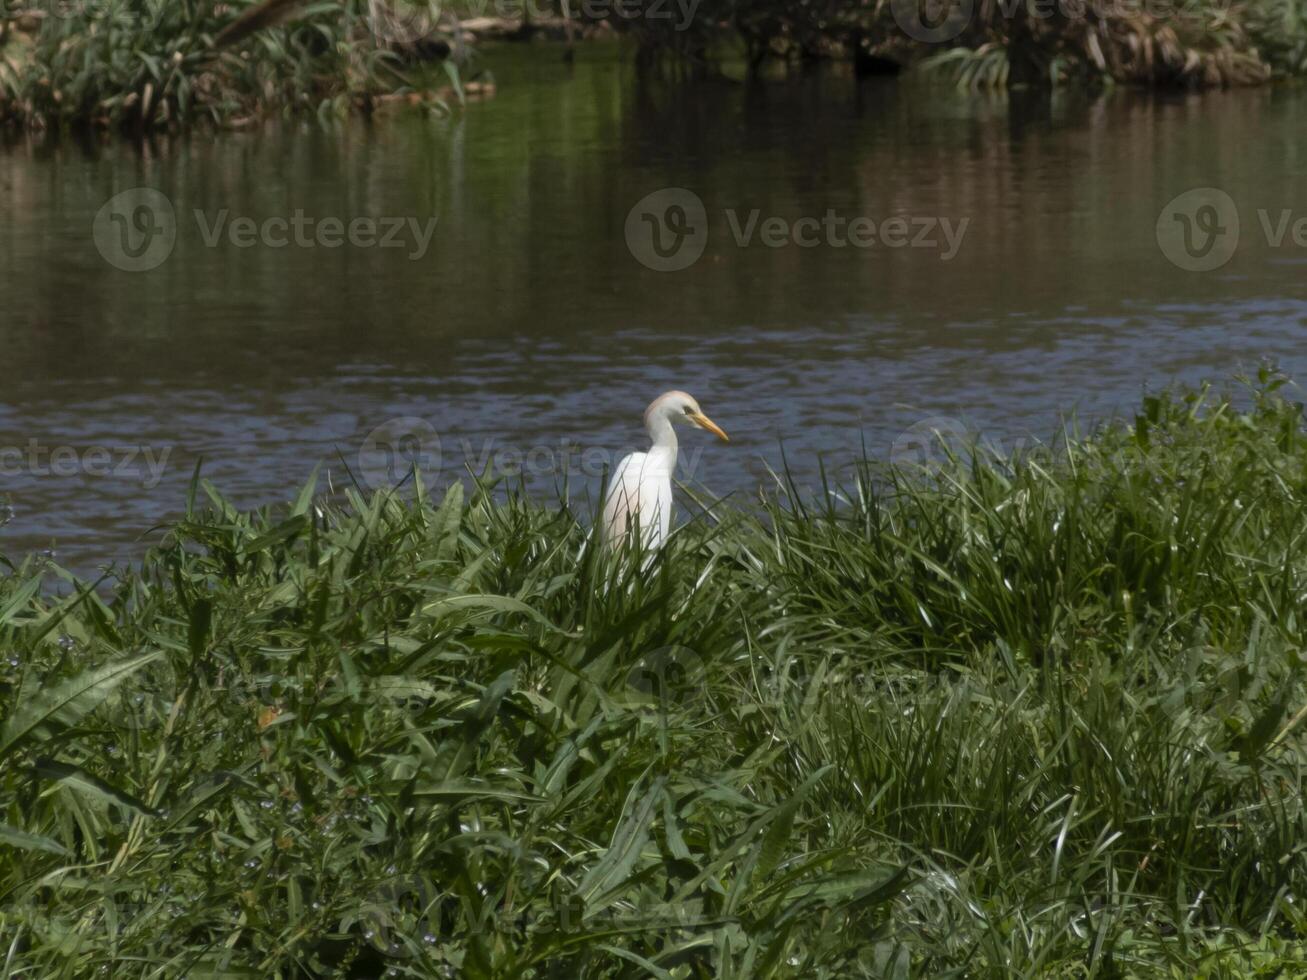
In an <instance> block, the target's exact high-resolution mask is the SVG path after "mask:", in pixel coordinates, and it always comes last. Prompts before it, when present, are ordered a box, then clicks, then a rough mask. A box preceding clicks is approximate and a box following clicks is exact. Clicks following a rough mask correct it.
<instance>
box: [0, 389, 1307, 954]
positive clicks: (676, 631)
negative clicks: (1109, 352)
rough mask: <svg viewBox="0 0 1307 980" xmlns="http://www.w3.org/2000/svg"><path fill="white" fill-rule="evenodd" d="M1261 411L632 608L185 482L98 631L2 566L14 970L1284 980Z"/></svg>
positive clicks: (617, 565)
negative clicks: (242, 507)
mask: <svg viewBox="0 0 1307 980" xmlns="http://www.w3.org/2000/svg"><path fill="white" fill-rule="evenodd" d="M1276 385H1277V382H1275V381H1272V380H1270V379H1263V383H1262V384H1261V386H1260V387H1259V388H1258V389H1257V391H1256V394H1255V396H1254V399H1253V401H1252V403H1251V404H1245V405H1244V407H1243V408H1242V409H1239V408H1236V407H1235V406H1234V405H1232V404H1230V403H1228V402H1226V401H1223V400H1222V399H1218V398H1216V397H1213V396H1205V397H1204V396H1198V395H1190V396H1177V397H1175V398H1159V399H1150V400H1148V401H1147V402H1146V403H1145V404H1144V405H1143V407H1142V408H1141V410H1140V412H1139V414H1138V417H1137V418H1136V419H1135V420H1133V422H1132V423H1131V424H1123V425H1120V426H1117V427H1113V428H1109V429H1105V430H1103V431H1100V432H1097V433H1095V434H1093V435H1092V436H1090V437H1087V438H1084V439H1076V440H1070V441H1068V442H1067V444H1066V445H1064V446H1062V447H1060V448H1059V449H1058V450H1057V451H1056V452H1047V453H1038V452H1037V453H1031V454H1027V455H1026V456H1025V457H1024V458H1022V459H1019V460H984V459H982V460H979V461H974V462H971V463H965V462H960V461H959V462H953V463H950V462H947V461H945V462H944V464H943V466H942V468H941V469H939V470H938V471H933V472H930V473H921V472H916V471H911V470H899V471H894V470H889V469H883V468H881V467H880V466H879V465H876V464H868V466H867V467H865V468H864V470H863V471H862V473H861V475H860V477H859V478H858V479H857V480H854V481H851V484H852V485H851V486H850V487H849V489H848V492H847V493H840V494H835V493H832V494H831V495H830V496H828V497H823V498H820V499H817V500H815V501H814V500H813V499H812V498H810V497H809V498H802V497H800V496H799V495H794V496H792V497H789V498H785V497H782V498H781V499H777V500H773V501H771V502H770V503H768V504H767V505H766V506H765V507H763V508H761V509H753V508H746V507H743V506H741V507H739V508H737V509H734V510H730V509H723V510H720V511H717V512H715V518H716V519H715V520H709V519H706V518H704V517H700V518H698V519H697V520H695V521H693V522H692V523H691V524H689V525H688V526H687V527H685V528H684V529H683V530H682V531H681V532H679V533H678V534H677V535H676V536H674V538H673V541H672V543H671V545H670V546H669V547H668V548H667V550H665V551H664V552H663V553H662V554H661V555H660V556H659V558H658V559H657V561H656V562H655V563H654V565H653V566H652V568H651V569H650V570H649V571H648V572H646V573H643V574H640V573H637V572H635V571H633V570H631V569H630V568H629V567H627V566H626V565H624V564H623V563H622V562H613V561H610V560H608V559H607V558H606V556H605V555H603V554H602V553H600V552H598V551H596V550H595V549H594V548H593V547H592V545H591V542H590V540H589V538H588V536H587V532H586V528H585V524H586V515H580V514H576V513H572V512H570V511H569V510H567V509H566V508H562V507H558V506H552V507H551V506H544V505H541V504H539V503H532V502H529V501H526V500H522V499H516V498H514V499H508V500H507V501H505V500H504V499H503V496H502V494H496V493H491V492H484V491H473V492H470V493H468V494H466V495H465V494H464V493H463V492H462V490H461V489H460V488H458V487H455V488H454V489H453V490H451V491H450V492H448V493H445V494H443V495H441V496H440V497H439V499H435V498H431V497H428V495H427V494H426V493H425V492H423V493H421V494H420V496H419V499H418V500H417V501H416V502H412V503H405V502H401V501H400V500H397V499H395V498H394V497H385V496H378V497H376V498H373V499H370V500H363V499H357V500H355V501H354V504H353V507H352V508H350V509H348V510H346V511H335V510H331V511H324V510H323V508H322V506H321V503H320V501H316V500H315V498H314V496H313V494H312V492H311V491H305V492H304V493H303V494H301V495H300V496H299V498H298V499H297V501H296V502H295V503H294V504H293V505H290V506H289V507H287V508H286V509H284V510H282V511H280V512H277V513H273V512H263V513H257V514H242V513H238V512H236V511H235V510H234V509H232V508H231V507H230V506H229V505H227V504H226V503H224V502H223V500H222V499H221V497H219V496H218V495H217V494H216V492H212V491H209V490H207V488H204V487H197V490H196V494H195V496H196V499H195V500H194V501H193V502H192V505H191V508H190V513H189V516H188V517H187V518H186V519H185V520H184V521H183V522H181V523H180V524H179V525H178V526H177V527H176V528H175V529H173V530H172V531H171V532H170V534H169V537H168V539H167V541H166V542H165V544H163V545H162V546H161V547H159V548H157V549H156V550H154V551H153V552H151V554H150V555H149V556H148V558H147V559H146V560H145V562H144V564H143V567H142V568H141V569H140V571H139V574H135V573H134V574H132V575H129V576H127V577H125V578H124V579H123V580H122V581H121V582H119V583H118V584H117V585H116V586H115V587H114V588H113V589H112V595H111V596H109V595H101V594H97V593H96V592H94V591H91V590H89V589H86V588H84V587H81V586H74V585H73V584H72V583H71V582H67V581H64V582H63V583H62V585H63V591H64V594H63V595H62V596H61V595H60V589H59V588H56V586H58V585H60V584H61V583H60V579H61V578H62V576H61V575H60V574H59V573H58V572H57V571H55V570H51V569H48V568H47V569H42V567H41V566H39V564H37V563H35V561H33V562H29V563H27V564H24V565H22V566H21V567H18V568H16V569H13V570H12V574H10V575H8V576H7V577H6V578H5V579H4V580H3V582H0V640H2V642H3V651H4V656H3V658H0V704H3V711H4V720H3V724H2V725H0V854H3V860H2V861H0V936H3V937H4V938H5V942H4V946H3V948H0V964H3V968H2V969H0V976H6V977H18V976H24V977H27V976H42V977H54V976H68V977H83V976H99V975H105V976H140V977H146V976H181V975H188V976H204V975H209V974H220V975H223V976H251V977H255V976H258V977H268V976H281V977H312V976H353V977H377V976H413V977H429V976H446V975H447V976H455V975H457V976H468V977H509V976H524V977H529V976H536V977H569V978H570V977H578V976H581V977H600V976H613V977H617V976H622V977H637V976H663V977H665V976H675V977H682V976H695V977H738V978H746V977H747V978H753V977H768V976H775V977H788V976H797V975H806V976H812V977H841V978H842V977H860V976H866V977H872V976H876V977H880V976H891V977H903V976H916V975H920V976H950V975H953V976H969V977H980V976H985V977H988V976H993V977H999V976H1003V977H1008V976H1067V977H1080V976H1101V977H1107V976H1139V977H1158V976H1174V977H1193V976H1210V977H1218V976H1221V977H1225V976H1271V975H1277V974H1276V973H1275V971H1276V970H1277V969H1279V968H1283V969H1288V968H1289V967H1290V965H1291V964H1296V963H1299V962H1300V961H1301V957H1302V956H1303V955H1304V954H1307V948H1305V947H1307V918H1304V915H1303V911H1302V902H1303V895H1304V891H1305V890H1307V858H1305V857H1304V841H1307V827H1305V826H1304V823H1305V820H1304V804H1303V799H1302V788H1303V777H1304V770H1303V766H1304V763H1307V744H1305V743H1304V738H1305V737H1307V726H1303V725H1300V724H1299V722H1300V721H1301V719H1302V717H1303V714H1302V712H1303V709H1304V706H1307V685H1305V684H1304V661H1303V657H1302V649H1303V635H1302V632H1303V616H1302V606H1303V596H1304V594H1307V549H1304V547H1303V537H1304V534H1307V443H1305V442H1304V437H1305V436H1307V432H1305V431H1304V427H1303V420H1302V416H1301V412H1300V409H1299V407H1298V406H1297V405H1296V404H1294V403H1292V402H1291V401H1289V400H1286V399H1284V398H1282V397H1281V396H1282V394H1283V389H1282V390H1281V391H1276V390H1275V389H1276ZM68 589H73V590H74V591H73V592H71V593H69V592H68V591H67V590H68ZM101 591H102V592H103V591H104V590H103V589H102V590H101ZM97 971H98V972H97ZM1279 975H1283V974H1279Z"/></svg>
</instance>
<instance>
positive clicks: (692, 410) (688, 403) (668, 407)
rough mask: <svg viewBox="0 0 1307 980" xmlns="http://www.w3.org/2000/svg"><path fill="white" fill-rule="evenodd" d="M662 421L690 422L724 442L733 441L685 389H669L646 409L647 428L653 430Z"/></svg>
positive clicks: (673, 422)
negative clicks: (704, 412)
mask: <svg viewBox="0 0 1307 980" xmlns="http://www.w3.org/2000/svg"><path fill="white" fill-rule="evenodd" d="M661 421H666V422H670V423H671V424H673V425H676V424H678V423H680V422H689V423H690V424H691V425H697V426H698V427H699V428H701V429H707V430H708V431H709V432H711V433H712V434H713V435H715V436H716V437H717V438H718V439H720V440H721V441H722V442H730V441H731V440H730V439H729V438H728V437H727V435H726V433H725V432H723V431H722V429H721V427H720V426H719V425H718V424H717V423H716V422H714V421H713V420H712V419H710V418H709V417H708V416H706V415H704V414H703V409H702V408H700V407H699V403H698V402H697V401H695V400H694V398H693V396H691V395H687V394H686V393H685V392H683V391H669V392H667V394H665V395H659V396H658V397H657V398H655V399H654V400H653V401H652V402H651V403H650V405H649V407H648V408H647V409H645V412H644V426H645V428H646V429H648V430H649V431H650V432H652V431H653V430H654V428H655V427H656V424H657V423H658V422H661Z"/></svg>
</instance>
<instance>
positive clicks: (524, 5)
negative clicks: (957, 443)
mask: <svg viewBox="0 0 1307 980" xmlns="http://www.w3.org/2000/svg"><path fill="white" fill-rule="evenodd" d="M487 10H492V11H497V12H502V13H504V14H506V16H497V17H486V16H482V15H484V14H485V13H486V12H487ZM469 26H470V27H474V28H476V29H477V31H482V30H484V31H486V32H487V33H489V34H491V35H494V36H499V37H512V38H518V39H529V38H532V37H538V36H540V35H542V34H544V35H545V36H551V37H554V38H557V39H560V40H566V41H567V42H569V44H570V42H572V41H573V40H575V39H576V38H578V37H584V36H586V35H588V34H591V33H593V32H595V31H596V30H600V29H603V30H605V31H607V32H609V33H617V34H621V35H624V36H626V37H629V38H631V39H633V41H634V44H635V48H634V50H635V52H636V59H637V60H638V61H639V62H640V63H641V64H642V65H645V66H649V65H652V64H654V63H656V62H657V61H659V60H660V59H662V58H663V57H664V56H671V57H673V58H675V59H677V60H678V61H679V62H680V63H682V64H688V65H690V66H692V67H694V68H695V69H697V70H700V71H704V72H712V71H714V70H717V69H719V68H720V66H721V64H722V62H723V60H731V59H735V60H743V61H744V62H745V63H746V64H748V65H749V66H750V67H751V68H752V69H754V70H756V69H758V68H760V67H762V66H763V65H765V64H766V63H768V62H772V63H780V64H784V65H799V64H803V63H807V62H811V61H814V60H820V59H830V58H838V59H845V60H849V61H851V62H852V63H853V64H854V65H855V66H856V67H857V68H858V70H859V71H866V72H895V71H898V70H900V69H902V68H905V67H913V66H917V65H924V66H925V67H926V69H927V70H935V71H943V72H946V73H948V74H949V75H951V76H952V77H954V78H955V79H956V80H957V81H958V83H959V84H960V85H962V86H964V87H970V88H1003V87H1006V86H1010V85H1023V86H1050V85H1059V84H1069V83H1074V84H1082V85H1091V86H1093V85H1112V84H1129V85H1140V86H1148V87H1182V88H1205V87H1216V86H1231V85H1247V84H1260V83H1264V82H1268V81H1271V80H1273V79H1275V78H1279V77H1287V76H1293V75H1298V74H1301V73H1302V71H1303V70H1304V68H1307V6H1304V3H1303V0H1262V2H1257V3H1251V4H1239V5H1233V6H1232V5H1230V4H1228V3H1224V2H1223V0H1156V2H1151V3H1149V2H1144V0H1059V2H1051V0H1050V2H1041V3H1023V2H1020V0H1011V2H1002V0H999V2H994V3H988V2H987V3H983V4H976V3H972V2H970V0H959V2H956V3H944V2H941V3H931V2H924V0H923V2H920V3H919V2H918V0H881V2H878V3H875V4H865V3H859V2H853V0H825V2H819V3H811V4H795V3H791V2H789V0H749V2H746V3H738V2H735V0H732V2H730V3H726V2H725V0H623V2H621V3H616V2H609V0H505V2H502V3H496V4H490V3H488V2H486V3H480V2H476V0H468V2H466V3H463V4H454V5H442V4H439V3H436V2H435V0H322V2H316V3H314V2H309V0H224V2H218V0H10V2H9V3H8V4H7V5H5V6H3V7H0V121H3V122H8V123H10V124H14V125H23V126H27V127H35V128H42V127H51V126H62V125H79V124H90V125H97V126H120V127H125V128H129V129H136V130H138V131H140V130H149V129H157V128H172V127H176V126H180V125H186V124H193V123H195V122H197V121H200V120H208V121H211V122H214V123H216V124H218V125H220V126H240V125H243V124H247V123H250V122H252V121H254V120H257V119H258V118H261V117H264V116H268V115H275V114H281V113H286V112H291V111H298V112H310V113H317V114H320V115H325V114H331V115H340V114H344V113H347V112H350V111H363V112H368V111H371V110H373V109H375V108H376V107H377V106H378V105H379V104H382V103H384V102H386V101H389V100H403V101H411V102H414V103H418V104H425V105H427V106H430V107H436V108H439V107H442V106H444V105H445V104H446V102H447V101H450V100H449V99H442V98H440V97H438V96H437V95H436V94H434V93H433V91H432V88H431V85H430V84H429V80H423V79H422V78H421V77H418V78H415V76H414V74H413V71H412V69H413V67H414V64H415V62H421V61H428V60H437V61H443V63H444V64H446V65H447V66H449V67H450V69H451V80H452V84H450V85H449V87H448V93H449V95H450V96H452V97H453V98H460V97H461V95H462V91H461V89H460V86H459V84H458V78H457V74H456V73H455V72H453V71H452V69H453V68H454V67H455V66H456V65H457V64H458V63H459V62H461V61H462V60H464V58H465V56H466V54H467V51H468V50H469V49H468V45H467V42H468V41H469V40H471V39H473V37H474V35H472V34H470V33H469V32H468V31H467V30H466V28H467V27H469ZM569 50H570V48H569Z"/></svg>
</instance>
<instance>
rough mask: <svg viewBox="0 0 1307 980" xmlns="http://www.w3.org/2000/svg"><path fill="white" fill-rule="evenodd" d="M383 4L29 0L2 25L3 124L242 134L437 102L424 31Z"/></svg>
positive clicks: (273, 0)
mask: <svg viewBox="0 0 1307 980" xmlns="http://www.w3.org/2000/svg"><path fill="white" fill-rule="evenodd" d="M375 6H376V4H375V3H373V4H372V5H371V6H370V5H369V4H368V3H367V2H358V0H348V2H338V3H333V2H325V3H314V4H296V3H286V2H285V0H271V2H269V0H263V2H250V0H235V2H224V3H217V2H215V0H31V2H29V4H28V5H26V6H18V7H12V8H10V12H9V16H8V19H7V20H5V21H3V22H0V23H3V24H4V25H5V31H4V35H3V37H0V55H2V57H0V121H8V122H10V123H12V124H18V125H24V126H28V127H35V128H48V127H56V126H61V125H75V124H90V125H95V126H105V127H121V128H125V129H129V130H136V131H145V130H151V129H160V128H175V127H177V126H181V125H187V124H194V123H196V122H200V121H207V122H211V123H214V124H216V125H218V126H221V127H228V128H230V127H240V126H242V125H246V124H248V123H251V122H254V121H256V120H258V119H260V118H263V117H266V116H270V115H277V114H284V113H287V112H300V113H310V114H318V115H331V116H339V115H344V114H347V113H349V112H351V111H359V110H361V111H368V110H371V109H372V108H375V106H376V105H377V104H378V102H379V101H382V100H385V99H388V98H397V97H404V96H406V95H408V94H409V93H410V92H411V93H412V94H413V95H414V96H415V99H416V100H417V101H425V102H426V103H427V104H429V105H437V104H438V103H437V100H436V99H435V98H434V97H433V96H431V95H429V94H427V93H425V92H424V91H421V90H420V89H415V88H414V85H413V79H412V77H411V70H412V68H413V63H414V58H415V56H417V55H420V54H422V53H424V49H421V46H420V45H418V44H417V43H416V42H417V41H418V40H420V35H419V34H417V33H416V32H417V31H418V27H417V26H415V23H414V22H412V21H405V20H395V19H388V18H387V17H385V16H382V15H381V14H376V15H374V13H373V11H372V9H371V7H375ZM377 9H378V10H382V11H383V12H384V11H385V10H388V9H389V8H380V7H378V8H377ZM421 23H425V22H421ZM450 52H451V49H449V48H448V47H439V46H438V47H436V48H435V49H434V50H433V51H432V52H430V53H431V54H434V55H438V56H443V55H446V54H449V53H450ZM450 64H451V66H452V65H453V62H452V61H451V62H450ZM454 82H455V84H456V83H457V77H456V75H455V77H454Z"/></svg>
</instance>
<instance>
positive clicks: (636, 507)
mask: <svg viewBox="0 0 1307 980" xmlns="http://www.w3.org/2000/svg"><path fill="white" fill-rule="evenodd" d="M677 422H689V423H690V424H691V425H697V426H698V427H699V428H701V429H707V430H708V431H709V432H711V433H712V434H713V435H715V436H716V437H717V438H718V439H720V440H722V442H730V440H729V439H728V438H727V436H726V433H725V432H723V431H722V430H721V428H720V427H719V426H718V425H717V423H716V422H714V421H713V420H712V419H710V418H708V416H706V415H704V414H703V409H701V408H700V407H699V403H698V402H697V401H695V400H694V399H693V398H691V397H690V396H689V395H687V394H686V393H685V392H683V391H669V392H667V393H666V394H665V395H659V396H658V397H657V398H655V399H654V400H653V401H652V402H651V403H650V404H649V407H648V408H646V409H645V410H644V429H645V431H646V432H648V433H649V438H650V439H651V440H652V441H653V446H651V447H650V449H649V451H648V452H647V453H631V454H630V455H629V456H627V457H625V458H623V459H622V461H621V462H620V463H618V464H617V468H616V469H615V470H613V476H612V481H611V482H610V483H609V486H608V495H607V496H606V497H605V498H604V525H603V531H604V539H605V540H606V541H607V542H608V543H609V545H616V544H617V543H618V542H619V541H622V540H624V539H625V538H626V535H627V534H628V533H633V534H635V535H636V536H638V537H639V539H640V542H641V544H643V545H644V547H646V548H648V549H650V550H654V549H657V548H659V547H661V546H662V543H663V542H664V541H666V540H667V535H668V533H669V532H670V531H671V529H672V472H673V470H675V469H676V429H675V427H674V424H675V423H677Z"/></svg>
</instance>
